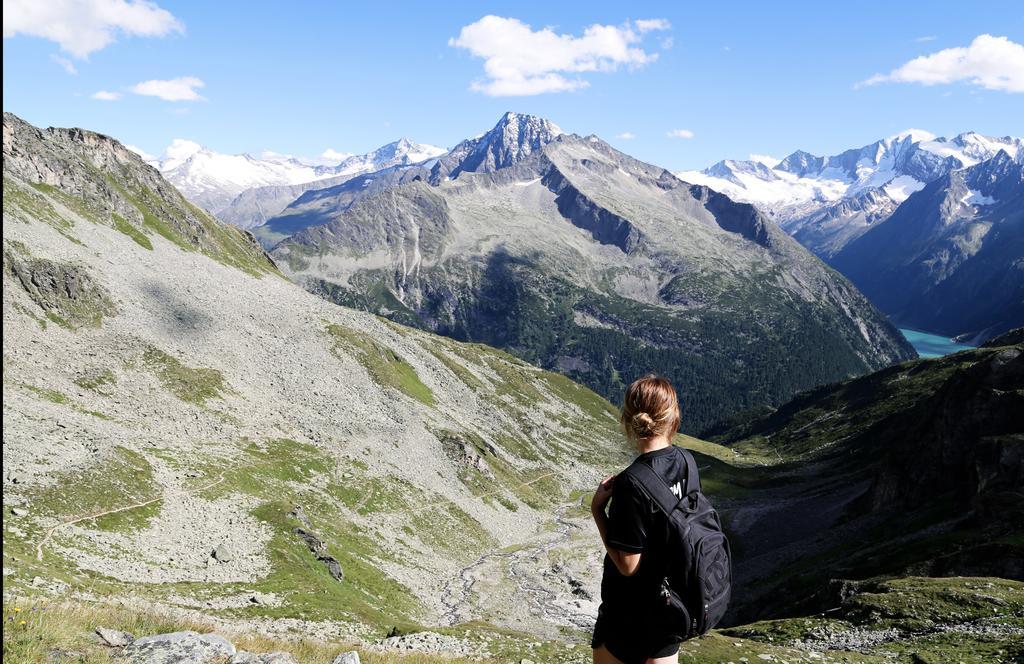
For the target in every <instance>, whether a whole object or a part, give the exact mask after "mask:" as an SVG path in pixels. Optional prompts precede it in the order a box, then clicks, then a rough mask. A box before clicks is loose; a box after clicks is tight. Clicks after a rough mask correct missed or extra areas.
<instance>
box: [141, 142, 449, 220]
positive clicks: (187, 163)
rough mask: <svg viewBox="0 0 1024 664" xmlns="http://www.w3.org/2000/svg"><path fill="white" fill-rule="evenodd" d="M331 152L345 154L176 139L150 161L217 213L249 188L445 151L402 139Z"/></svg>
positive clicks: (414, 159) (292, 182)
mask: <svg viewBox="0 0 1024 664" xmlns="http://www.w3.org/2000/svg"><path fill="white" fill-rule="evenodd" d="M329 152H330V153H331V154H332V155H337V156H343V158H342V159H340V160H339V161H336V162H335V163H333V164H328V165H325V164H324V163H323V159H321V160H308V159H301V158H298V157H295V156H293V155H288V154H282V153H278V152H272V151H264V152H262V153H260V155H259V156H256V155H252V154H248V153H242V154H223V153H220V152H215V151H213V150H210V149H208V148H206V147H203V146H202V145H200V144H199V143H196V142H195V141H191V140H187V139H181V138H176V139H174V140H173V141H172V142H171V144H170V145H169V146H168V147H167V149H166V150H164V153H163V155H161V157H160V158H159V159H156V160H154V161H153V162H150V163H151V164H152V165H153V166H155V167H156V168H158V169H159V170H160V171H161V172H163V174H164V176H165V177H166V178H167V179H168V180H170V181H171V182H172V183H173V184H174V185H175V186H176V187H178V189H180V190H181V192H182V193H183V194H185V196H186V197H187V198H189V199H190V200H192V201H193V202H195V203H197V204H198V205H201V206H203V207H205V208H206V209H207V210H210V211H211V212H213V213H214V214H216V213H217V212H219V211H220V210H222V209H223V208H224V207H225V206H227V205H228V204H229V203H230V202H231V201H232V200H233V199H234V198H235V197H236V196H238V194H240V193H241V192H243V191H245V190H247V189H252V188H255V187H265V186H276V185H295V184H304V183H308V182H315V181H318V180H323V179H326V178H335V177H339V176H347V175H351V176H355V175H359V174H361V173H367V172H372V171H378V170H381V169H383V168H389V167H391V166H397V165H407V164H414V163H419V162H421V161H425V160H427V159H431V158H433V157H436V156H438V155H440V154H443V153H444V150H443V149H442V148H438V147H435V146H433V145H426V144H422V143H416V142H414V141H411V140H409V139H407V138H403V139H401V140H398V141H395V142H393V143H388V144H387V145H384V146H381V147H380V148H377V149H376V150H374V151H372V152H369V153H367V154H364V155H349V156H344V155H340V154H339V153H336V152H334V151H333V150H332V151H329ZM325 154H326V153H325Z"/></svg>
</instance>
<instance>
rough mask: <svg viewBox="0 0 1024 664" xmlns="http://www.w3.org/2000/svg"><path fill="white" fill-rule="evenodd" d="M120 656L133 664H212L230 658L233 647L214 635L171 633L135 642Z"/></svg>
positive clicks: (232, 654)
mask: <svg viewBox="0 0 1024 664" xmlns="http://www.w3.org/2000/svg"><path fill="white" fill-rule="evenodd" d="M122 654H123V655H124V657H125V659H127V660H128V661H130V662H133V663H135V664H143V663H145V664H212V663H213V662H221V661H223V660H225V659H227V658H229V657H234V655H235V646H234V645H232V644H231V642H230V641H228V640H227V639H225V638H224V637H223V636H218V635H216V634H199V633H198V632H171V633H170V634H157V635H155V636H144V637H142V638H139V639H135V640H134V641H132V643H131V644H130V645H128V646H127V647H125V649H124V651H123V652H122Z"/></svg>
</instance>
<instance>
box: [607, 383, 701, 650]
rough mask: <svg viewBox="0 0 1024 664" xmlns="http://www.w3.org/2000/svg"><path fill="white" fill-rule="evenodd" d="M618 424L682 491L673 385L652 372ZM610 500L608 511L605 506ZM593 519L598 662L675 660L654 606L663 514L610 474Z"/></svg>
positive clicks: (628, 479) (627, 478) (630, 395)
mask: <svg viewBox="0 0 1024 664" xmlns="http://www.w3.org/2000/svg"><path fill="white" fill-rule="evenodd" d="M621 422H622V427H623V429H624V430H625V432H626V437H627V438H628V439H629V441H630V442H631V443H633V444H634V445H635V446H636V448H637V451H638V452H640V456H639V457H638V458H637V460H636V461H634V463H644V464H649V465H650V466H651V468H652V469H653V470H654V471H655V472H656V473H657V474H658V475H660V476H661V477H662V479H664V480H665V482H666V483H667V485H668V486H669V487H671V488H672V491H673V493H678V495H679V496H682V495H684V494H685V493H686V486H685V484H686V462H685V460H684V458H683V455H682V453H681V450H680V449H679V448H677V447H674V446H673V445H672V436H673V435H675V433H676V431H677V430H678V429H679V402H678V400H677V399H676V391H675V389H673V387H672V384H671V383H669V382H668V381H667V380H665V379H664V378H661V377H660V376H655V375H648V376H644V377H643V378H640V379H638V380H636V381H635V382H634V383H633V384H632V385H630V386H629V389H627V390H626V397H625V400H624V403H623V406H622V417H621ZM609 499H611V507H610V509H608V511H607V514H606V512H605V507H606V505H607V504H608V501H609ZM591 511H592V512H593V515H594V522H595V523H596V524H597V530H598V532H600V534H601V540H602V541H603V542H604V545H605V549H606V550H607V555H606V556H605V558H604V577H603V578H602V580H601V608H600V610H599V612H598V618H597V624H596V625H595V626H594V638H593V640H592V642H591V647H592V648H593V649H594V662H595V664H634V663H636V664H669V663H675V662H678V661H679V659H678V653H679V641H678V637H674V636H672V634H671V630H670V628H669V627H668V626H667V625H666V619H667V617H666V616H665V610H664V602H663V601H662V602H660V603H659V601H658V592H659V586H660V583H661V580H662V579H663V578H664V566H663V565H659V560H658V558H659V554H660V553H661V551H659V548H660V546H663V545H662V542H663V541H664V540H663V536H664V533H665V532H666V528H667V517H666V516H665V515H664V513H662V512H661V511H660V510H658V508H657V506H656V505H655V504H654V502H653V501H652V500H651V498H649V497H648V496H647V494H646V492H644V491H642V490H641V489H640V488H639V487H638V486H637V485H636V483H635V480H633V479H632V475H625V474H620V475H619V476H618V480H616V476H615V475H612V476H610V477H606V478H605V479H604V480H603V481H602V482H601V484H600V485H599V486H598V488H597V491H596V492H595V493H594V499H593V501H592V502H591Z"/></svg>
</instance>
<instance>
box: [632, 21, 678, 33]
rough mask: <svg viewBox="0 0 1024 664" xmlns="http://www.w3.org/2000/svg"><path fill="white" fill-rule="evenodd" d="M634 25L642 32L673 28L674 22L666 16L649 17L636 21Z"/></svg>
mask: <svg viewBox="0 0 1024 664" xmlns="http://www.w3.org/2000/svg"><path fill="white" fill-rule="evenodd" d="M633 25H635V26H636V29H637V30H638V31H640V32H651V31H652V30H671V29H672V24H671V23H669V22H668V19H665V18H647V19H640V20H639V21H635V22H634V23H633Z"/></svg>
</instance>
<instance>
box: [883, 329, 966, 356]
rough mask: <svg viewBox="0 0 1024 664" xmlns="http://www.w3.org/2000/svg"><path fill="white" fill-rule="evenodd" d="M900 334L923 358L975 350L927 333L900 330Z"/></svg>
mask: <svg viewBox="0 0 1024 664" xmlns="http://www.w3.org/2000/svg"><path fill="white" fill-rule="evenodd" d="M900 332H902V333H903V336H904V337H906V338H907V341H909V342H910V345H911V346H913V347H914V350H916V351H917V354H918V355H920V356H921V357H942V356H943V355H949V354H950V353H956V352H958V351H961V350H967V349H968V348H974V346H965V345H964V344H958V343H956V342H954V341H950V340H949V339H948V338H946V337H942V336H939V335H937V334H928V333H927V332H919V331H918V330H909V329H905V328H900Z"/></svg>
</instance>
